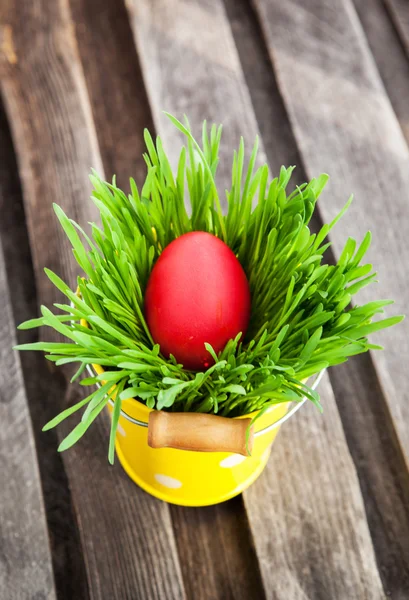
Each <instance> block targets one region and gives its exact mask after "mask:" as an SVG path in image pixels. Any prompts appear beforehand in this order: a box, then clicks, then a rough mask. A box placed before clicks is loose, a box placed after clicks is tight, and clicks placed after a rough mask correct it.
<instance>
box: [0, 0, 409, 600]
mask: <svg viewBox="0 0 409 600" xmlns="http://www.w3.org/2000/svg"><path fill="white" fill-rule="evenodd" d="M354 3H355V7H356V10H357V12H358V15H359V18H360V21H361V23H360V22H359V20H358V18H357V14H356V12H355V9H354V6H353V4H352V2H351V1H350V0H337V2H335V3H333V4H331V5H330V4H328V3H327V2H322V1H321V0H308V2H301V1H300V0H298V1H295V0H293V1H291V2H288V3H282V2H278V0H255V3H254V7H253V6H251V4H250V3H249V2H247V0H240V1H237V2H235V1H233V0H224V2H223V1H222V0H206V1H205V2H199V1H197V2H188V1H185V0H170V1H169V0H155V1H153V2H151V1H148V0H140V1H139V2H137V1H136V0H126V4H127V7H126V8H127V10H128V13H127V10H126V8H125V6H124V4H123V3H122V2H117V0H106V1H105V2H104V3H103V5H101V3H100V2H97V0H58V1H56V2H54V3H48V2H46V1H45V0H42V1H38V2H36V3H31V2H29V1H28V0H24V1H23V2H19V3H18V10H17V9H16V6H17V3H16V0H4V2H3V5H2V15H1V19H2V22H1V26H0V48H1V51H0V74H1V75H2V83H1V86H2V94H3V98H4V101H5V105H6V108H7V117H8V120H9V123H10V125H11V128H12V132H13V138H14V144H15V149H16V154H17V159H18V166H19V173H20V178H21V182H22V186H23V195H24V206H25V211H26V215H27V226H28V231H29V235H30V241H31V250H32V257H33V262H34V273H33V272H32V270H31V266H30V265H29V255H28V247H27V244H26V243H24V240H23V237H24V235H25V225H24V222H21V220H22V219H24V212H23V210H22V204H21V203H20V198H19V196H20V191H19V190H15V189H14V188H15V187H16V186H15V184H14V183H13V182H12V180H11V179H10V177H9V171H10V172H13V169H14V170H15V166H13V164H12V163H13V160H11V162H9V153H10V152H11V153H12V148H11V144H10V143H9V141H7V143H6V145H5V146H3V147H2V148H1V150H0V159H3V158H4V161H3V160H2V165H1V168H0V210H1V211H3V209H4V208H5V207H6V208H7V210H6V212H2V222H1V224H0V237H1V241H2V243H3V246H4V250H5V252H4V254H5V263H6V270H7V280H8V285H9V292H10V294H9V295H10V298H11V301H12V306H13V317H14V320H17V321H19V320H23V319H25V318H27V317H28V316H29V315H30V311H34V310H35V307H36V306H37V305H38V304H39V303H45V304H51V303H52V302H53V301H55V300H56V299H57V295H56V293H55V290H54V288H53V287H52V286H51V285H50V284H49V282H48V280H47V279H46V278H45V276H44V275H43V274H42V268H43V266H45V265H47V266H49V267H51V268H53V269H54V270H56V271H57V272H58V273H59V274H60V275H62V276H63V277H64V278H65V279H66V280H68V281H70V282H72V283H73V282H74V281H75V277H76V275H77V269H76V266H75V264H74V261H73V259H72V256H71V253H70V251H69V246H68V244H67V243H66V240H65V237H64V235H63V233H62V232H61V231H60V229H59V227H58V225H57V222H56V219H55V218H54V216H53V213H52V210H51V203H52V201H57V202H58V203H59V204H62V205H63V207H64V208H65V209H66V210H67V212H68V213H69V214H70V216H73V217H74V218H75V219H76V220H78V221H79V222H81V223H82V224H84V225H85V224H86V222H87V221H88V220H91V219H95V217H96V212H95V210H94V209H93V208H92V204H91V203H90V202H89V201H88V198H87V196H88V192H89V189H90V188H89V182H88V172H89V168H90V167H91V166H92V167H95V168H97V170H99V171H100V172H101V173H102V172H103V171H105V173H106V174H107V176H108V177H110V176H111V174H113V173H116V174H117V175H118V181H119V184H120V185H121V186H123V187H125V188H127V181H126V180H127V178H128V176H131V175H132V176H134V177H135V178H136V179H137V181H141V179H142V178H143V173H144V168H143V162H142V160H141V151H142V149H143V141H142V129H143V127H145V126H148V127H149V128H150V129H152V126H153V124H154V126H155V128H156V130H157V131H158V132H159V133H160V134H161V136H162V138H163V139H164V141H165V145H166V147H167V148H168V150H170V151H171V152H172V154H173V162H175V161H176V158H177V154H178V151H179V148H180V141H181V137H180V136H179V135H178V134H177V133H176V132H175V130H174V129H173V126H172V125H171V124H170V122H169V121H168V120H167V119H166V117H165V116H164V115H163V114H162V110H169V111H170V112H173V113H174V114H176V115H177V116H179V117H181V116H182V115H183V113H186V114H187V115H188V116H189V119H190V121H191V123H192V125H193V128H194V130H195V131H196V132H198V129H199V127H200V125H201V122H202V120H203V119H204V118H207V119H208V121H216V122H223V124H224V136H223V148H222V150H223V156H224V157H225V158H226V160H222V161H221V164H220V173H219V176H220V177H219V183H220V185H221V186H222V187H228V186H229V170H230V163H231V153H232V149H233V148H234V147H237V145H238V142H239V136H240V135H243V136H244V137H245V139H246V141H247V144H248V146H247V152H249V150H250V146H251V143H252V140H253V138H254V136H255V134H256V133H257V132H258V131H260V133H261V136H262V144H261V146H262V148H261V155H260V160H264V158H265V156H267V159H268V161H269V164H270V167H271V170H272V172H274V173H275V172H276V171H277V169H278V168H279V166H280V164H281V163H284V164H298V165H299V166H300V168H299V169H297V171H298V173H297V175H296V180H297V183H299V182H300V181H303V180H305V177H306V176H307V175H316V174H317V173H318V172H321V171H325V170H327V171H328V172H329V173H330V174H331V175H332V183H331V188H330V190H329V191H328V192H327V193H326V197H324V198H323V199H322V202H321V203H320V210H321V215H322V216H323V218H324V219H325V220H329V219H331V218H332V217H333V216H334V214H335V212H337V210H339V208H340V207H341V205H342V204H343V203H344V202H345V200H346V198H347V196H348V195H349V193H350V192H351V191H354V192H356V201H355V204H354V205H353V207H352V208H351V209H350V213H349V215H347V216H346V217H345V218H344V225H345V229H344V231H346V230H347V231H348V232H351V234H352V235H354V236H358V237H359V236H361V235H362V232H363V230H364V228H365V229H366V227H368V224H369V226H370V227H371V229H372V231H373V233H374V238H375V241H376V243H375V244H374V247H373V249H372V257H373V261H374V263H375V264H376V265H377V266H379V271H380V281H381V290H379V289H378V290H377V294H379V292H380V291H381V294H382V293H383V295H386V296H392V297H395V298H396V299H397V300H399V301H400V304H401V307H400V309H401V310H402V311H404V310H405V300H407V299H408V288H407V281H408V272H407V270H408V267H407V266H406V265H405V263H404V259H403V258H402V259H401V258H400V257H401V256H404V249H405V239H406V236H407V234H408V233H409V232H408V231H407V228H408V218H407V215H408V209H407V203H408V192H407V189H409V187H408V186H407V184H408V183H409V181H408V179H409V175H408V172H409V171H408V166H409V162H408V158H409V151H408V149H407V145H406V143H405V141H404V138H403V136H402V132H403V134H404V136H405V137H406V140H408V139H409V130H408V108H407V101H406V100H407V97H408V94H409V61H407V58H406V56H405V54H404V49H403V47H402V46H401V45H400V44H401V42H400V41H399V38H398V35H397V34H396V31H398V32H399V35H400V39H401V41H402V42H403V44H405V39H406V38H405V35H406V33H405V32H407V22H406V20H405V19H406V17H405V15H406V13H407V7H406V3H405V2H401V1H400V0H384V3H385V5H384V4H383V3H382V1H381V0H370V1H369V2H363V1H362V2H361V0H354ZM386 5H387V8H388V10H386V9H385V6H386ZM388 11H389V12H388ZM128 14H129V18H128V16H127V15H128ZM388 15H389V16H388ZM390 15H391V16H392V18H393V23H394V24H392V20H391V19H390ZM361 24H362V26H361ZM365 34H366V36H367V40H366V39H365ZM132 36H133V37H132ZM264 38H265V40H266V42H267V43H265V40H264ZM406 44H407V42H406ZM135 49H136V50H137V53H138V55H137V53H136V52H135ZM406 49H407V45H406ZM139 61H140V64H141V68H140V67H139ZM375 63H376V64H375ZM272 65H273V67H274V69H273V68H272ZM377 69H379V73H378V71H377ZM379 75H380V76H381V77H379ZM381 79H382V81H381ZM145 88H146V91H145ZM388 96H389V99H388ZM391 105H392V106H391ZM392 107H393V110H392ZM393 111H395V114H394V112H393ZM151 114H152V116H151ZM287 115H289V118H288V116H287ZM398 122H399V124H398ZM399 125H400V128H401V129H399ZM1 132H2V124H1V114H0V134H1ZM334 157H336V159H335V158H334ZM8 165H10V168H9V166H8ZM5 175H6V176H5ZM10 182H11V183H10ZM17 187H18V186H17ZM9 189H10V190H11V191H12V194H11V197H13V194H16V197H18V202H17V203H16V204H14V205H13V208H12V209H10V207H8V205H7V201H6V200H5V198H9V194H8V193H7V192H8V190H9ZM2 192H3V195H2ZM3 215H4V218H3ZM318 221H319V219H318ZM342 229H343V228H342V227H341V228H340V229H338V230H335V231H334V236H333V240H334V242H335V244H334V250H335V254H337V253H339V251H340V240H343V239H344V238H345V234H344V233H343V231H342ZM13 239H17V240H22V243H21V244H20V243H19V244H13ZM17 273H21V276H20V277H18V276H17ZM34 277H35V280H34ZM0 286H1V283H0ZM36 288H37V293H38V297H36V295H35V293H36ZM0 293H1V292H0ZM3 293H4V292H3ZM406 304H407V302H406ZM398 309H399V306H398ZM0 319H1V316H0ZM7 323H8V324H10V323H13V320H12V319H11V318H8V320H7ZM405 327H406V329H405ZM407 333H408V330H407V325H406V326H403V328H402V326H400V331H398V328H396V329H395V330H391V332H390V333H389V332H386V333H384V334H383V335H382V338H381V340H382V341H383V342H384V343H385V346H386V347H387V350H386V352H385V353H384V355H382V356H378V355H376V356H365V357H360V358H358V359H355V360H354V361H351V362H349V363H348V364H347V365H343V366H341V367H339V368H337V369H334V370H332V371H331V372H330V378H329V379H328V378H326V379H325V381H324V382H323V384H322V388H321V395H322V400H323V403H324V405H325V413H324V416H321V415H319V414H317V413H316V412H315V411H314V410H313V409H312V407H308V408H307V409H306V410H305V412H304V414H300V415H298V416H297V419H294V420H293V421H290V422H289V423H287V424H286V425H285V427H284V428H283V432H282V433H281V434H280V436H279V438H278V440H277V444H276V446H275V448H274V453H273V455H272V459H271V461H270V463H269V465H268V468H267V469H266V472H265V473H264V474H263V476H262V477H261V478H260V480H259V481H258V482H257V483H256V484H255V485H254V486H253V487H252V488H251V489H250V490H249V491H247V492H246V493H245V494H244V495H243V497H240V498H237V499H234V500H233V501H230V502H228V503H225V504H224V505H220V506H215V507H208V508H203V509H185V508H182V507H175V506H171V507H168V506H166V505H165V504H163V503H160V502H158V501H157V500H155V499H153V498H150V497H149V496H148V495H146V494H145V493H144V492H142V491H141V490H139V489H138V488H137V487H136V486H134V484H133V483H131V482H130V481H129V480H128V479H127V477H126V476H125V475H124V474H123V472H122V470H121V468H120V467H119V465H118V464H117V465H116V466H115V467H114V468H112V469H111V468H109V467H108V465H107V461H106V441H107V422H106V421H104V420H101V422H100V423H98V424H96V425H95V426H94V427H93V428H92V429H91V430H90V431H89V432H88V434H87V436H86V437H85V439H84V440H82V441H81V443H80V444H78V445H77V446H76V447H74V448H73V449H72V450H70V451H69V452H68V453H65V454H63V455H62V460H61V456H60V455H57V454H56V453H55V449H56V444H57V435H56V434H55V433H49V434H47V435H45V434H41V433H40V427H41V425H42V423H43V421H46V420H48V419H49V418H50V417H51V416H52V415H53V414H54V413H55V412H57V411H58V410H59V409H60V408H61V407H62V406H63V405H64V404H66V403H70V402H74V401H76V400H77V399H78V394H79V393H80V391H79V389H78V388H76V387H70V388H68V389H67V383H66V379H65V377H64V376H62V374H61V372H59V373H57V372H55V371H54V370H50V369H48V368H47V367H46V366H45V362H44V361H43V360H42V357H40V356H39V355H36V356H35V357H34V356H31V357H30V356H28V355H23V356H22V357H21V360H22V365H23V372H24V375H25V379H26V388H27V397H28V400H29V403H30V413H31V418H32V421H33V425H34V427H35V429H36V439H37V449H38V453H39V463H40V471H41V477H42V483H43V489H44V500H45V506H46V510H47V518H48V527H49V532H50V539H51V542H52V549H53V567H54V573H55V580H56V589H57V595H58V597H59V598H67V599H68V598H73V597H75V598H81V599H82V598H87V597H91V598H100V599H105V598H109V599H111V598H121V599H122V598H132V599H133V598H144V599H145V598H147V599H149V598H157V599H162V598H172V599H173V598H176V599H179V598H184V597H186V598H194V599H195V600H196V599H197V598H200V599H203V600H205V599H207V598H214V599H219V598H220V599H223V600H225V599H226V598H235V599H241V598H243V600H244V599H246V600H247V599H250V598H257V599H258V598H264V597H266V598H274V599H276V598H284V599H285V600H287V599H288V600H297V599H298V598H299V599H305V598H309V599H311V600H312V599H314V600H315V599H316V598H317V599H319V600H320V599H321V598H322V599H323V600H324V599H325V600H327V599H329V598H331V599H332V598H334V599H335V598H336V599H338V598H339V599H341V600H343V599H344V598H345V599H346V598H348V600H349V598H368V599H369V598H370V599H372V598H374V599H378V598H383V597H384V596H385V593H386V595H387V596H388V597H392V598H393V599H395V600H403V599H404V598H407V597H408V595H409V511H408V506H409V476H408V470H407V467H408V464H407V462H406V463H405V460H406V459H405V455H404V453H402V448H404V449H406V450H408V448H409V446H408V443H409V434H408V433H407V426H406V429H405V424H406V423H407V419H408V416H409V415H408V411H409V409H407V406H406V404H405V402H406V400H407V399H406V398H405V394H406V393H407V392H406V390H405V379H406V375H405V366H404V361H405V357H406V362H407V358H408V352H407V350H408V347H407ZM18 335H19V339H21V340H23V339H24V340H33V339H36V338H35V336H36V334H35V333H33V332H19V334H18ZM30 336H31V337H30ZM33 336H34V337H33ZM405 336H406V338H405ZM7 344H8V345H7ZM7 344H1V343H0V351H2V350H3V347H6V348H7V349H8V348H9V346H10V343H9V342H7ZM7 358H8V355H7ZM0 369H1V366H0ZM82 391H83V390H82ZM334 394H335V397H336V400H337V403H338V408H337V405H336V403H335V400H334ZM0 408H1V407H0ZM26 412H27V411H26ZM340 417H341V419H340ZM25 423H26V425H25V426H26V428H27V427H28V417H27V418H26V421H25ZM341 423H342V425H341ZM70 426H72V423H69V424H68V425H65V426H64V427H62V428H61V431H60V432H59V434H58V437H59V438H60V439H61V435H64V433H66V432H67V431H68V428H69V427H70ZM342 426H343V428H342ZM343 429H344V431H343ZM28 430H29V429H28ZM294 440H297V443H296V444H295V443H294ZM18 451H19V447H18V445H17V446H16V452H18ZM24 451H25V452H26V453H27V454H28V456H29V457H30V456H31V458H32V460H33V464H35V460H34V458H33V456H34V450H33V448H32V446H31V451H29V450H28V448H24ZM1 452H2V449H1V447H0V455H1ZM30 452H31V454H30ZM13 456H14V455H13ZM406 456H407V455H406ZM31 474H32V476H33V471H31ZM2 476H3V471H0V479H1V477H2ZM68 485H69V487H68ZM0 490H1V492H0V497H1V498H0V500H1V501H2V500H3V495H2V494H3V487H2V486H1V481H0ZM39 502H40V506H41V495H40V496H39ZM2 509H3V506H2V504H1V502H0V513H1V511H2ZM64 515H65V516H66V519H65V523H64ZM24 524H25V523H24ZM36 527H41V519H39V520H38V522H37V523H36ZM16 539H17V538H16ZM253 544H254V545H253ZM36 547H37V545H36ZM14 548H15V549H16V551H17V550H20V549H21V546H20V545H17V544H16V545H15V546H14ZM0 555H1V553H0ZM0 563H1V560H0ZM44 564H47V562H45V563H44ZM0 575H1V573H0ZM0 580H1V577H0ZM381 580H382V583H381ZM34 581H37V580H36V579H35V580H34ZM47 581H48V580H47ZM50 581H51V584H52V579H51V580H50ZM382 584H383V587H382ZM27 589H28V590H29V593H30V594H31V595H30V596H28V597H31V596H33V597H35V596H34V593H35V592H36V591H37V590H36V589H34V588H32V589H29V588H27ZM1 592H2V590H1V587H0V597H3V596H2V593H1ZM15 594H17V592H15ZM20 596H21V595H20ZM20 596H18V595H16V598H17V597H18V598H20ZM39 597H41V596H39ZM45 597H47V596H45ZM11 598H13V596H11Z"/></svg>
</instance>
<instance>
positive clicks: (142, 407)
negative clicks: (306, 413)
mask: <svg viewBox="0 0 409 600" xmlns="http://www.w3.org/2000/svg"><path fill="white" fill-rule="evenodd" d="M92 369H94V371H95V372H96V373H97V374H98V375H102V374H103V373H105V369H104V368H103V367H101V365H97V364H92V365H87V370H88V372H89V374H90V375H91V376H92V377H93V376H94V375H95V373H94V372H93V371H92ZM325 371H326V369H322V370H321V371H319V372H318V373H317V374H316V378H315V380H314V382H313V384H312V386H311V389H313V390H314V389H316V388H317V387H318V384H319V383H320V381H321V379H322V378H323V376H324V373H325ZM97 385H98V384H97ZM113 387H116V385H115V384H114V385H113ZM306 400H307V397H306V396H304V397H303V398H302V399H301V400H300V401H299V402H295V404H294V406H293V407H292V409H291V410H289V411H288V412H287V413H286V414H285V415H284V416H282V417H281V418H280V419H278V421H273V423H271V424H270V425H267V426H266V427H264V428H263V429H261V430H259V431H256V432H255V434H254V435H255V437H258V436H260V435H263V434H264V433H267V432H268V431H270V430H271V429H275V428H276V427H278V426H280V425H282V424H283V423H284V422H285V421H287V420H288V419H290V418H291V417H292V416H293V415H294V414H295V413H296V412H297V411H298V410H300V408H301V407H302V406H303V405H304V404H305V402H306ZM124 401H127V402H131V403H137V404H138V409H140V410H141V411H142V413H145V414H146V415H147V419H148V421H140V420H139V419H135V418H134V417H132V416H131V415H129V414H128V413H127V412H125V411H124V410H123V409H122V408H121V415H122V416H123V417H124V418H125V419H127V420H128V421H130V422H131V423H134V424H135V425H139V426H141V427H148V424H149V416H148V415H149V414H150V413H151V412H155V410H157V409H154V408H148V407H147V406H146V404H143V403H142V402H140V401H139V400H137V399H136V398H126V400H124ZM109 403H110V404H111V405H113V404H114V401H113V400H112V398H110V399H109ZM292 403H293V402H291V401H289V402H288V403H287V404H292ZM283 404H284V403H283V402H280V403H277V404H272V405H271V406H270V407H269V408H268V409H267V410H266V411H265V412H264V414H269V413H271V412H273V411H274V410H275V409H276V408H278V407H279V406H282V405H283ZM262 410H263V409H259V410H256V411H253V412H251V413H247V414H245V415H240V416H238V417H232V418H233V419H249V418H251V419H253V418H254V417H256V416H257V415H258V414H259V413H260V412H261V411H262Z"/></svg>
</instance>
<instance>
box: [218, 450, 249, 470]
mask: <svg viewBox="0 0 409 600" xmlns="http://www.w3.org/2000/svg"><path fill="white" fill-rule="evenodd" d="M243 460H246V457H245V456H242V455H241V454H232V455H231V456H228V457H227V458H223V460H222V461H221V463H220V466H221V467H222V468H223V469H231V468H232V467H235V466H236V465H239V464H240V463H242V462H243Z"/></svg>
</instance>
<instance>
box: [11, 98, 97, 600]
mask: <svg viewBox="0 0 409 600" xmlns="http://www.w3.org/2000/svg"><path fill="white" fill-rule="evenodd" d="M0 214H1V219H0V238H1V243H2V246H3V254H4V262H5V267H6V273H7V280H8V284H9V286H8V287H9V295H10V301H11V305H12V307H13V316H14V322H15V323H16V324H17V323H21V322H22V321H25V320H27V319H30V318H32V317H33V315H36V313H37V310H38V305H37V294H36V287H35V281H34V272H33V265H32V261H31V253H30V246H29V242H28V237H27V228H26V222H25V214H24V206H23V197H22V191H21V186H20V181H19V176H18V169H17V164H16V160H15V155H14V150H13V146H12V141H11V135H10V131H9V128H8V124H7V120H6V116H5V113H4V109H3V106H2V105H0ZM17 340H18V342H19V343H30V342H36V341H37V340H38V331H36V330H28V331H17ZM19 358H20V361H21V366H22V370H23V377H24V378H25V389H26V395H27V399H28V406H29V410H30V416H31V420H32V428H33V432H34V438H35V444H36V448H37V459H38V463H39V467H40V475H41V483H42V490H43V496H44V504H45V511H46V518H47V524H48V535H49V538H50V544H51V548H52V562H53V571H54V579H55V587H56V592H57V596H58V598H59V599H60V600H64V599H66V600H71V599H72V598H84V600H85V599H86V598H88V592H87V589H88V586H87V581H86V575H85V569H84V563H83V560H82V551H81V544H80V541H79V535H78V531H77V527H76V524H75V517H74V515H73V509H72V502H71V493H70V489H69V485H68V480H67V475H66V472H65V469H64V465H63V462H62V457H61V454H59V453H57V452H56V451H55V449H56V447H57V445H58V438H57V433H56V431H55V430H54V432H53V434H51V435H47V436H46V435H44V434H43V433H42V432H41V429H42V427H43V425H44V422H46V421H48V420H50V419H51V418H52V417H53V416H54V415H55V407H54V403H53V402H50V398H53V397H57V398H58V397H61V396H62V395H63V394H64V390H65V386H66V384H65V380H64V377H63V376H62V373H61V374H60V375H61V377H52V378H50V372H49V369H48V367H47V361H45V360H44V358H43V357H42V356H41V355H40V354H38V353H35V352H32V353H31V352H22V353H21V354H20V357H19Z"/></svg>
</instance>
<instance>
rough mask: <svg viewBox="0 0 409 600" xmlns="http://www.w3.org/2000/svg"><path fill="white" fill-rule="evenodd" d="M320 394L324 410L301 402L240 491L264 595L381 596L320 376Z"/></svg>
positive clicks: (294, 599)
mask: <svg viewBox="0 0 409 600" xmlns="http://www.w3.org/2000/svg"><path fill="white" fill-rule="evenodd" d="M320 393H321V397H322V398H323V401H324V406H325V415H324V416H320V415H319V414H318V413H317V412H316V410H315V409H314V407H313V406H312V405H307V406H306V407H305V410H304V409H303V414H298V415H297V417H296V418H294V419H292V420H290V421H288V422H287V423H286V424H285V425H284V426H283V428H282V431H281V432H280V434H279V436H280V438H281V439H280V438H279V439H278V440H277V443H276V445H275V446H274V447H273V452H272V456H271V459H270V462H269V465H268V473H267V476H266V477H260V479H259V480H258V481H257V482H256V483H255V485H254V486H253V487H251V488H250V489H249V490H248V491H247V492H246V493H245V494H244V499H245V503H246V507H247V510H248V512H249V514H250V515H251V525H252V529H253V534H254V543H255V545H256V550H257V553H258V556H259V559H260V568H261V572H262V574H263V579H264V583H265V588H266V590H267V598H274V599H277V600H281V599H282V600H287V599H288V598H291V600H298V599H300V600H301V599H304V598H314V600H315V599H317V600H327V599H328V598H360V599H361V598H362V600H373V599H375V598H384V593H383V591H382V586H381V583H380V580H379V575H378V573H377V569H376V563H375V558H374V554H373V551H372V549H371V546H370V543H368V541H367V542H364V541H363V540H365V539H366V538H367V525H366V521H365V512H364V507H363V503H362V498H361V494H360V490H359V485H358V482H357V478H356V474H355V470H354V465H353V462H352V460H351V457H350V455H349V454H348V452H345V445H346V444H345V437H344V433H343V431H342V426H341V422H340V419H339V415H338V412H337V409H336V404H335V401H334V397H333V394H332V390H331V386H330V384H329V380H328V377H324V379H323V381H322V382H321V384H320ZM294 440H296V443H294ZM305 455H307V456H308V460H307V461H306V460H305ZM259 497H262V498H263V504H264V507H263V506H261V505H260V502H259V501H258V498H259ZM268 507H271V509H270V510H268ZM351 531H354V538H355V539H353V538H351V536H350V532H351ZM358 582H359V583H358Z"/></svg>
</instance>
